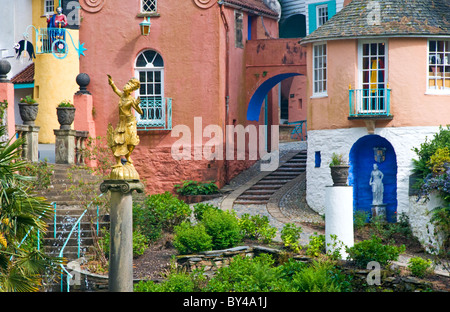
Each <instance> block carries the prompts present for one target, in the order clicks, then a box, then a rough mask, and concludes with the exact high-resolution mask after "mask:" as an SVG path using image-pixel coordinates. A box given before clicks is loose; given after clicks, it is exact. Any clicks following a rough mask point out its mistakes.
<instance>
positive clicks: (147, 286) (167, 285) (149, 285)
mask: <svg viewBox="0 0 450 312" xmlns="http://www.w3.org/2000/svg"><path fill="white" fill-rule="evenodd" d="M165 277H166V279H165V281H164V282H163V283H155V282H153V281H140V282H139V283H137V284H136V285H135V286H134V291H135V292H199V291H202V288H203V286H204V284H205V283H206V278H205V276H204V275H203V272H202V271H199V270H195V271H193V272H191V273H187V272H185V271H178V270H177V269H175V268H174V267H172V268H171V270H170V272H169V274H167V276H165Z"/></svg>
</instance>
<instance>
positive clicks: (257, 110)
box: [247, 73, 300, 121]
mask: <svg viewBox="0 0 450 312" xmlns="http://www.w3.org/2000/svg"><path fill="white" fill-rule="evenodd" d="M299 75H300V74H298V73H287V74H279V75H276V76H273V77H272V78H269V79H267V80H266V81H264V82H263V83H262V84H261V85H260V86H259V87H258V89H257V90H256V91H255V93H253V96H252V98H251V99H250V102H249V103H248V108H247V120H249V121H259V116H260V114H261V106H262V104H263V101H264V99H265V97H266V95H267V93H269V91H270V90H271V89H272V88H273V87H275V86H276V85H277V84H278V83H280V82H281V81H283V80H284V79H286V78H289V77H293V76H299Z"/></svg>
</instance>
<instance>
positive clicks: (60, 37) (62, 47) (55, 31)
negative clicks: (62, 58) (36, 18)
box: [36, 28, 68, 54]
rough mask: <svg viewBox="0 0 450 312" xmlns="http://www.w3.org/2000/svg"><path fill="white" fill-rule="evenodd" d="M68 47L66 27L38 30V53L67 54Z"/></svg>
mask: <svg viewBox="0 0 450 312" xmlns="http://www.w3.org/2000/svg"><path fill="white" fill-rule="evenodd" d="M67 49H68V46H67V43H66V29H65V28H39V29H38V30H37V45H36V54H42V53H62V54H67Z"/></svg>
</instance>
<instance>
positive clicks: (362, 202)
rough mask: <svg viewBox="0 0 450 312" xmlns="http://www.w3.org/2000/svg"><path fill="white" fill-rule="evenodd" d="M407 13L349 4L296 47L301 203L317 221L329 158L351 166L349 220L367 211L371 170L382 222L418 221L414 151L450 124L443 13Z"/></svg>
mask: <svg viewBox="0 0 450 312" xmlns="http://www.w3.org/2000/svg"><path fill="white" fill-rule="evenodd" d="M347 2H348V1H347ZM408 3H409V4H408V5H405V1H399V0H395V1H394V0H392V1H362V0H353V1H351V2H350V3H349V4H348V5H346V6H345V7H344V8H343V9H342V10H341V11H339V12H338V13H336V15H335V16H334V17H333V18H331V19H330V20H329V21H328V22H327V23H325V24H324V25H322V26H321V27H319V28H318V29H317V30H315V31H314V32H312V33H311V34H310V35H308V36H307V37H305V38H304V39H303V40H302V41H301V43H302V45H303V46H304V47H306V49H307V55H308V58H307V68H308V74H307V91H306V92H307V99H308V105H307V106H308V116H307V121H308V163H307V201H308V204H309V205H310V206H311V208H313V209H314V210H316V211H318V212H320V213H323V212H324V198H325V196H324V194H325V187H326V186H328V185H331V184H332V182H331V176H330V169H329V167H328V164H329V162H330V160H331V155H332V153H333V152H337V153H342V154H343V155H344V156H345V158H346V160H348V161H349V164H350V172H349V185H352V186H353V192H354V196H353V197H354V210H355V211H358V210H363V211H370V209H371V208H370V206H371V201H372V193H371V189H370V185H369V180H370V173H371V170H372V167H373V164H377V165H378V167H379V169H380V170H381V171H382V172H383V173H384V180H383V181H384V201H385V203H386V205H387V206H386V210H387V218H388V220H389V221H395V220H396V215H397V213H406V214H407V215H409V217H410V219H412V220H411V221H412V222H413V223H414V222H416V221H417V218H418V217H417V216H414V215H413V213H412V211H413V210H414V207H413V206H414V205H413V204H412V201H413V200H411V199H410V196H409V195H410V193H409V191H410V185H409V180H410V175H411V173H412V172H411V169H412V159H413V158H414V157H415V153H414V152H413V148H414V147H419V146H420V144H421V143H423V142H424V141H425V138H426V137H432V136H433V134H434V133H435V132H436V131H437V130H438V127H439V126H440V125H446V124H448V123H449V120H450V110H449V108H448V105H449V104H450V24H449V22H448V16H450V3H449V2H448V1H445V0H435V1H425V0H421V1H414V2H408ZM417 222H419V221H417ZM422 226H423V224H422Z"/></svg>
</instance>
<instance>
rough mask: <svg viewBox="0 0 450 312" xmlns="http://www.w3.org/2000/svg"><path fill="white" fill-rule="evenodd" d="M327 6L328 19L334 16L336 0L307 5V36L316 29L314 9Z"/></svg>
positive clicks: (315, 11)
mask: <svg viewBox="0 0 450 312" xmlns="http://www.w3.org/2000/svg"><path fill="white" fill-rule="evenodd" d="M324 4H326V5H328V19H330V18H332V17H333V16H334V15H335V14H336V0H331V1H324V2H318V3H313V4H309V5H308V19H309V21H308V26H309V34H310V33H312V32H313V31H314V30H316V29H317V23H316V20H317V14H316V13H317V10H316V7H317V6H319V5H324Z"/></svg>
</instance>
